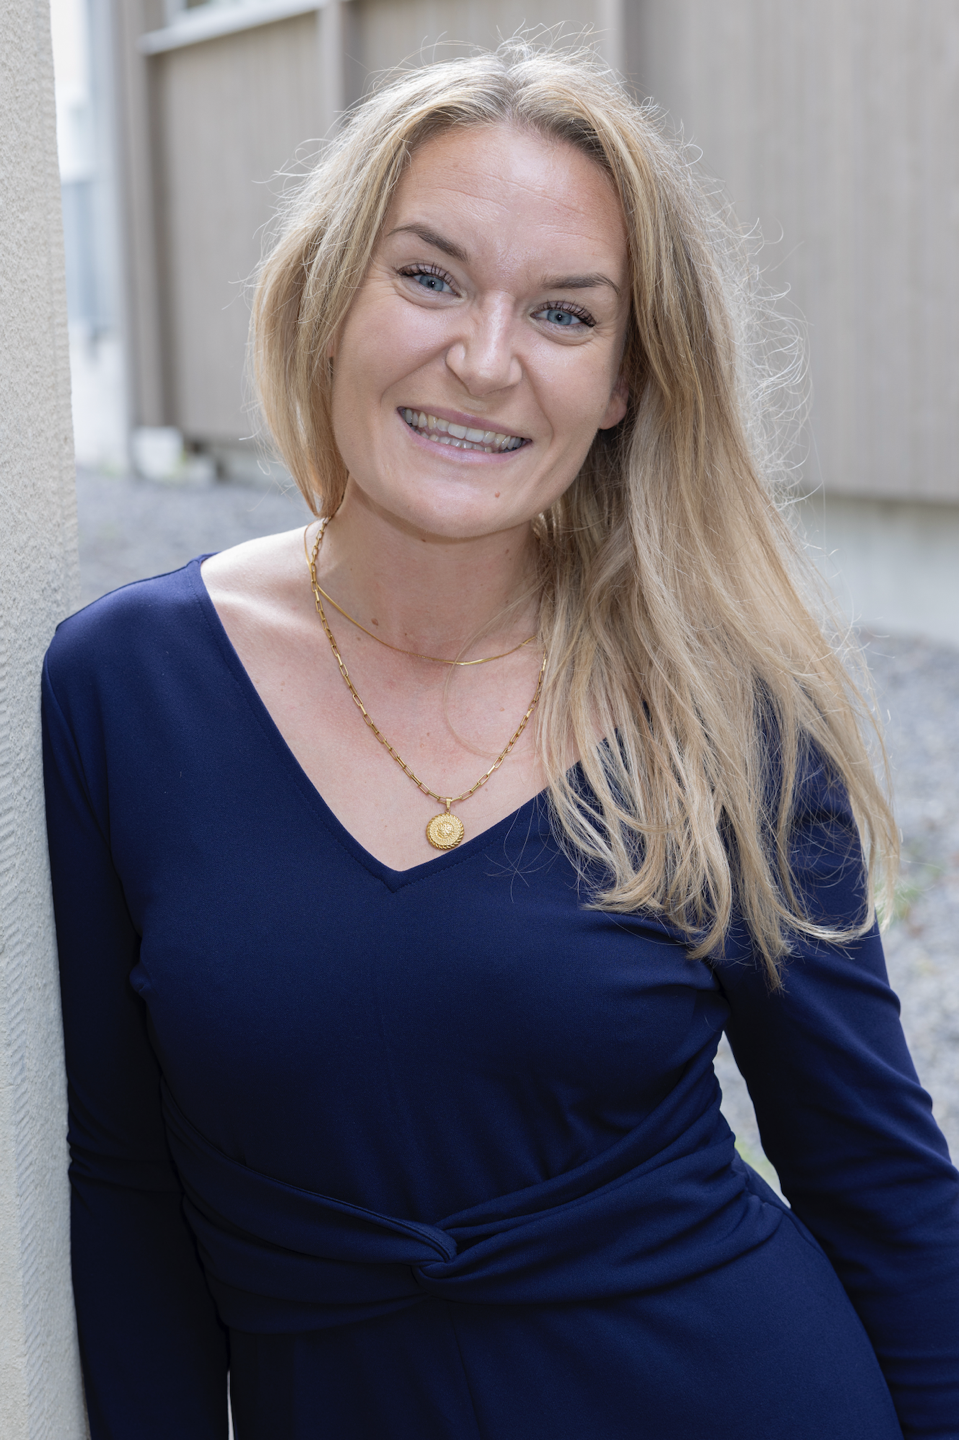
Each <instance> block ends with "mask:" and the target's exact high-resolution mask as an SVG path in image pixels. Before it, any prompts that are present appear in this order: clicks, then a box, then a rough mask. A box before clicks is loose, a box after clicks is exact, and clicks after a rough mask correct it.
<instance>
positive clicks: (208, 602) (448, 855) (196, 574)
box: [185, 551, 547, 890]
mask: <svg viewBox="0 0 959 1440" xmlns="http://www.w3.org/2000/svg"><path fill="white" fill-rule="evenodd" d="M215 553H216V552H215V551H211V552H210V553H209V554H204V555H198V556H197V557H196V558H195V559H194V560H191V561H190V562H189V563H188V564H187V566H186V567H185V569H186V570H187V572H188V573H189V574H190V578H191V580H192V584H193V591H194V595H195V597H196V599H197V601H198V602H199V605H200V609H201V611H202V613H203V617H204V619H205V620H206V622H207V624H208V625H209V627H210V629H211V631H212V633H213V638H214V640H215V641H216V644H217V648H218V649H219V651H220V654H221V656H222V657H223V659H224V661H225V662H226V665H227V668H228V669H229V671H230V673H231V675H232V676H233V678H234V680H235V681H236V682H237V685H238V686H239V688H240V691H241V693H242V694H243V697H244V699H245V700H246V702H247V704H248V706H249V707H250V709H251V711H252V712H253V715H254V717H255V719H256V720H257V722H258V723H259V725H260V728H261V729H262V730H263V732H264V734H265V736H266V738H267V740H268V741H269V742H270V744H271V745H272V747H273V749H274V751H275V752H276V753H277V755H278V757H279V759H280V762H281V763H282V765H283V766H284V768H285V769H286V770H287V772H288V773H289V774H290V776H291V778H292V779H293V781H294V783H295V785H296V787H297V789H298V790H299V791H300V793H301V794H302V795H304V797H305V798H306V800H307V802H308V803H309V805H310V807H311V808H312V809H313V811H314V812H315V813H316V814H317V816H318V818H319V819H320V820H321V821H322V822H323V824H324V825H325V826H326V828H327V829H328V830H329V831H330V832H331V834H332V835H333V838H334V839H335V840H336V841H337V843H338V844H339V845H340V846H341V847H342V848H343V849H344V850H346V851H347V852H348V853H349V854H350V855H351V856H352V857H353V859H354V860H356V861H357V863H358V864H360V865H361V866H363V868H364V869H365V870H368V871H369V872H370V874H372V875H374V876H376V878H377V879H378V880H380V881H382V883H383V884H384V885H386V886H387V887H388V888H389V889H390V890H400V889H402V888H403V887H404V886H406V885H413V884H415V883H416V882H417V881H420V880H426V879H428V878H430V876H432V875H434V874H439V873H441V872H442V871H444V870H447V869H449V868H450V867H451V866H454V865H461V864H463V863H464V862H465V861H467V860H469V859H471V858H472V857H473V856H474V855H477V854H480V853H481V852H482V851H483V850H485V849H487V848H488V847H489V846H490V845H492V844H494V843H495V842H496V841H497V840H498V839H500V838H501V837H502V838H505V836H506V835H507V834H508V833H509V831H510V830H511V829H512V828H513V826H514V825H515V824H516V823H517V821H519V820H520V818H521V817H522V816H523V815H524V814H525V813H526V812H527V811H529V812H530V818H531V819H532V816H533V814H534V813H535V811H536V810H537V809H539V807H540V806H541V805H542V804H543V802H544V800H545V797H546V793H547V792H546V790H539V791H537V793H536V794H535V795H531V796H530V798H529V799H528V800H524V801H523V803H522V805H518V806H517V807H516V809H515V810H512V811H510V813H509V814H508V815H504V816H503V818H502V819H501V820H497V821H495V823H494V824H492V825H490V826H489V827H488V828H487V829H486V830H481V831H480V833H479V834H478V835H474V836H473V837H472V838H471V839H469V840H464V841H462V843H461V844H459V845H457V847H456V848H455V850H447V851H446V852H445V853H443V854H439V855H436V856H435V857H433V858H431V859H429V860H421V861H420V863H419V864H418V865H411V866H410V867H409V868H408V869H406V870H394V869H393V868H392V866H390V865H387V864H386V863H385V862H384V861H382V860H380V859H378V858H377V856H375V855H374V854H373V853H372V852H371V851H369V850H367V848H366V846H365V845H363V844H361V843H360V841H359V840H357V838H356V836H355V835H354V834H353V833H352V831H350V830H348V829H347V828H346V826H345V825H344V824H343V821H342V820H341V819H340V818H339V816H338V815H337V814H336V812H335V811H334V810H332V809H331V808H330V806H329V805H328V804H327V802H326V801H325V800H324V798H323V795H322V793H321V792H320V790H318V789H317V787H316V785H315V784H314V783H313V781H312V780H311V779H310V777H309V775H308V774H307V773H306V771H305V770H304V768H303V766H302V765H301V764H300V762H299V760H298V759H297V758H296V755H295V754H294V753H293V751H292V749H291V748H290V746H289V744H288V742H287V740H286V737H285V736H284V734H283V732H282V730H281V729H280V727H279V726H278V725H277V723H276V721H275V720H274V718H273V716H272V715H271V714H270V711H269V709H268V708H267V706H266V704H265V702H264V700H263V697H262V695H261V694H260V692H259V690H257V688H256V686H255V685H254V684H253V681H252V680H251V678H250V674H249V671H248V670H247V668H246V666H245V665H244V664H243V661H242V660H241V659H240V656H239V653H238V651H237V649H236V646H235V645H234V644H233V641H232V640H231V639H230V637H229V635H228V634H227V631H226V626H225V625H224V624H223V621H222V620H221V619H220V613H219V611H218V610H217V608H216V606H215V605H214V603H213V600H212V598H211V596H210V592H209V590H208V589H207V588H206V581H205V580H204V579H203V574H202V571H201V568H200V567H201V566H202V564H203V562H204V560H209V559H210V558H211V556H212V555H213V554H215Z"/></svg>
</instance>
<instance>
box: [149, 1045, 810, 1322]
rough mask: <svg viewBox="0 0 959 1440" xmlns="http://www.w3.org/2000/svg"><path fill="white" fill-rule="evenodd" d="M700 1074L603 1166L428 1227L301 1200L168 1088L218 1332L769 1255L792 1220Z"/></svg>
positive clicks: (603, 1289) (676, 1279)
mask: <svg viewBox="0 0 959 1440" xmlns="http://www.w3.org/2000/svg"><path fill="white" fill-rule="evenodd" d="M699 1068H700V1066H699V1065H698V1064H694V1065H693V1066H690V1068H689V1071H688V1072H687V1074H686V1075H685V1076H684V1077H683V1079H682V1080H681V1082H680V1083H679V1084H678V1085H677V1086H676V1087H675V1089H674V1090H672V1091H671V1092H670V1094H669V1095H668V1096H667V1097H666V1099H664V1100H663V1101H662V1102H661V1104H660V1105H659V1106H658V1107H657V1108H656V1109H655V1110H654V1111H653V1113H652V1114H651V1115H650V1116H648V1117H647V1118H646V1119H645V1120H644V1121H643V1122H642V1124H640V1125H638V1126H637V1127H636V1128H635V1129H634V1130H632V1131H630V1132H629V1133H628V1134H627V1135H625V1136H624V1137H623V1138H622V1139H621V1140H620V1141H618V1142H617V1143H616V1144H614V1145H612V1146H610V1147H609V1148H608V1149H607V1150H605V1151H604V1152H603V1153H602V1154H600V1155H598V1156H596V1157H593V1158H592V1159H590V1160H588V1161H587V1162H585V1163H584V1164H582V1165H580V1166H578V1167H576V1168H575V1169H573V1170H571V1171H569V1172H567V1173H565V1174H562V1175H558V1176H553V1177H551V1178H549V1179H547V1180H545V1181H542V1182H541V1183H539V1184H537V1185H533V1186H531V1187H529V1188H527V1189H525V1190H520V1191H517V1192H514V1193H513V1194H510V1195H505V1196H498V1197H496V1198H494V1199H491V1200H486V1201H484V1202H482V1203H481V1204H479V1205H476V1206H474V1207H472V1208H471V1209H469V1210H465V1211H461V1212H459V1213H458V1214H456V1215H451V1216H448V1217H446V1218H445V1219H442V1220H439V1221H437V1222H436V1223H434V1224H424V1223H421V1222H418V1221H411V1220H405V1219H400V1218H397V1217H395V1216H390V1215H381V1214H378V1213H376V1212H374V1211H371V1210H366V1209H363V1208H362V1207H361V1206H357V1205H352V1204H349V1203H348V1202H346V1201H343V1200H338V1199H336V1198H334V1197H331V1196H327V1195H319V1194H316V1193H314V1192H312V1191H308V1190H302V1189H298V1188H297V1187H296V1186H293V1185H289V1184H286V1183H285V1182H284V1181H282V1180H278V1179H276V1178H274V1177H272V1176H269V1175H264V1174H262V1173H261V1172H259V1171H257V1170H254V1169H252V1168H250V1167H249V1166H247V1165H244V1164H242V1163H240V1162H238V1161H236V1160H233V1159H231V1158H230V1157H229V1156H227V1155H225V1154H224V1153H223V1152H222V1151H220V1150H218V1149H217V1148H216V1147H215V1146H214V1145H212V1144H211V1143H210V1142H209V1141H208V1140H207V1139H206V1138H205V1137H204V1136H203V1135H202V1134H201V1133H200V1132H199V1131H198V1130H197V1129H196V1127H195V1126H194V1125H193V1124H192V1123H191V1122H190V1121H189V1120H188V1119H187V1117H186V1116H185V1115H184V1114H183V1112H182V1111H181V1110H180V1108H179V1107H178V1105H177V1104H176V1102H175V1100H174V1099H173V1097H172V1095H171V1094H170V1092H169V1090H168V1089H167V1088H166V1087H164V1093H163V1108H164V1115H165V1119H166V1124H167V1131H168V1135H169V1140H170V1146H171V1150H172V1153H173V1158H174V1160H175V1162H176V1165H177V1168H178V1170H179V1173H180V1178H181V1181H182V1183H183V1187H184V1191H185V1195H186V1200H185V1207H186V1213H187V1218H188V1220H189V1223H190V1225H191V1227H192V1229H193V1231H194V1234H195V1235H196V1238H197V1243H198V1246H199V1249H200V1254H201V1258H202V1260H203V1264H204V1267H205V1269H206V1272H207V1278H208V1281H209V1283H210V1287H211V1290H212V1291H213V1294H214V1297H215V1299H216V1301H217V1305H218V1307H219V1310H220V1314H221V1317H222V1319H223V1321H224V1322H225V1323H226V1324H227V1325H230V1326H232V1327H233V1328H235V1329H239V1330H247V1331H251V1332H258V1333H284V1332H299V1331H304V1330H317V1329H323V1328H327V1327H331V1326H337V1325H344V1324H351V1323H354V1322H356V1321H358V1320H363V1319H368V1318H372V1317H373V1316H376V1315H382V1314H387V1313H389V1312H390V1311H392V1310H397V1309H403V1308H405V1307H407V1306H409V1305H415V1304H419V1303H421V1302H423V1301H424V1300H427V1299H430V1298H434V1299H440V1300H448V1301H454V1302H458V1303H462V1304H480V1305H504V1304H505V1305H543V1304H557V1305H559V1304H570V1303H576V1302H593V1301H600V1300H608V1299H610V1298H613V1297H616V1296H624V1295H631V1294H642V1293H643V1292H645V1291H650V1290H655V1289H659V1288H661V1287H664V1286H668V1285H675V1284H677V1283H680V1282H682V1281H684V1280H688V1279H691V1278H693V1277H694V1276H695V1275H700V1274H703V1273H705V1272H707V1271H709V1270H713V1269H716V1268H718V1267H719V1266H721V1265H725V1264H727V1263H729V1262H730V1261H731V1260H734V1259H736V1258H738V1257H739V1256H741V1255H743V1254H745V1253H747V1252H748V1251H749V1250H752V1249H755V1248H756V1247H757V1246H758V1245H762V1244H763V1243H765V1242H766V1241H767V1240H768V1239H769V1238H770V1237H771V1236H772V1235H773V1234H774V1233H775V1231H776V1229H777V1228H778V1226H779V1224H780V1223H781V1221H782V1219H783V1215H784V1214H785V1213H786V1210H785V1207H784V1206H783V1204H782V1202H781V1201H779V1199H778V1197H776V1196H775V1195H774V1193H773V1192H772V1191H771V1190H770V1189H769V1187H768V1186H766V1185H765V1184H764V1182H763V1181H761V1180H760V1179H759V1177H758V1176H756V1175H755V1174H754V1172H752V1171H751V1170H750V1169H749V1168H748V1167H747V1166H745V1165H744V1164H743V1163H742V1161H741V1160H740V1159H739V1157H738V1156H737V1155H736V1152H735V1148H734V1144H733V1136H732V1134H731V1132H730V1130H729V1127H728V1125H727V1124H726V1122H725V1120H724V1119H723V1117H722V1115H721V1114H720V1113H719V1112H718V1111H717V1110H716V1109H715V1107H714V1106H712V1105H708V1106H706V1108H703V1094H704V1087H703V1085H702V1079H703V1077H702V1075H700V1074H699V1073H698V1071H699ZM706 1091H707V1093H708V1087H706ZM812 1243H815V1242H812Z"/></svg>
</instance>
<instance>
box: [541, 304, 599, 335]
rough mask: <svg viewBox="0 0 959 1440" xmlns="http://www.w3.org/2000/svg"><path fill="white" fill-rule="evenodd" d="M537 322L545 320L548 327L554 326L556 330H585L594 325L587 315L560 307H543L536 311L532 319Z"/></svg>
mask: <svg viewBox="0 0 959 1440" xmlns="http://www.w3.org/2000/svg"><path fill="white" fill-rule="evenodd" d="M533 318H534V319H537V320H545V321H546V322H547V324H549V325H555V326H556V328H557V329H558V330H585V329H592V327H593V325H594V324H595V323H596V322H595V321H594V320H593V319H592V318H591V317H590V316H589V315H587V314H585V313H583V314H582V315H580V314H579V313H578V312H577V311H575V310H567V309H566V308H565V306H562V305H545V306H544V307H543V309H542V310H537V311H536V313H535V315H534V317H533Z"/></svg>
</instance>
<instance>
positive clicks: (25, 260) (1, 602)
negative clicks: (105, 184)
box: [0, 0, 86, 1440]
mask: <svg viewBox="0 0 959 1440" xmlns="http://www.w3.org/2000/svg"><path fill="white" fill-rule="evenodd" d="M0 196H2V201H3V215H4V220H3V224H2V226H0V507H2V508H0V515H2V522H0V523H2V533H3V545H2V548H0V1295H2V1310H0V1435H2V1436H3V1440H80V1437H81V1436H83V1435H85V1433H86V1425H85V1421H84V1417H83V1405H82V1397H81V1389H80V1379H79V1367H78V1362H77V1346H76V1338H75V1333H74V1319H73V1304H72V1298H71V1292H70V1275H69V1241H68V1225H67V1213H68V1190H67V1177H66V1163H67V1156H66V1141H65V1121H66V1096H65V1085H64V1075H63V1060H62V1050H61V1040H60V1011H59V993H58V988H57V974H56V957H55V949H54V936H53V924H52V915H51V907H50V895H49V880H48V873H47V858H46V840H45V834H44V826H43V796H42V788H41V766H40V734H39V714H38V702H39V696H38V686H39V674H40V662H41V659H42V656H43V652H44V649H45V648H46V645H47V643H48V641H49V639H50V636H51V634H52V632H53V629H54V626H55V625H56V622H57V621H58V620H59V619H60V618H61V616H63V615H64V614H66V613H67V611H68V609H69V608H70V605H71V602H72V601H73V597H74V596H75V594H76V590H77V560H76V511H75V496H74V488H73V479H72V459H73V455H72V441H71V432H70V375H69V364H68V350H67V318H66V295H65V288H64V264H63V242H62V232H61V221H60V184H59V177H58V173H57V151H56V124H55V116H54V100H53V67H52V61H51V49H50V14H49V0H0Z"/></svg>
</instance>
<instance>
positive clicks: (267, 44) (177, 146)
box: [155, 15, 320, 440]
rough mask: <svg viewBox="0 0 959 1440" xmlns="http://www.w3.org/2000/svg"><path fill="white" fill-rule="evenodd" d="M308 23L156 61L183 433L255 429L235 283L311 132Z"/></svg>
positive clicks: (307, 19) (243, 313) (313, 57)
mask: <svg viewBox="0 0 959 1440" xmlns="http://www.w3.org/2000/svg"><path fill="white" fill-rule="evenodd" d="M316 23H317V22H316V17H315V15H305V16H301V17H298V18H297V19H294V20H288V21H283V22H279V23H277V24H273V25H264V26H260V27H259V28H258V29H255V30H245V31H241V32H239V33H237V34H234V35H228V36H224V37H223V38H222V39H219V40H212V41H208V42H206V43H204V44H201V45H190V46H186V47H184V48H183V49H180V50H171V51H169V52H168V53H167V54H165V55H161V56H158V57H157V58H156V62H155V63H156V65H157V82H158V97H157V98H158V111H159V115H160V126H161V149H162V154H163V172H162V180H161V194H162V197H163V204H162V207H161V213H162V214H163V217H164V222H165V231H164V236H165V264H166V276H165V281H166V283H165V286H164V290H165V293H166V295H167V296H169V297H170V298H169V307H170V308H169V313H168V317H167V318H168V322H169V334H170V344H169V361H168V364H169V372H170V373H169V376H168V387H169V394H170V395H171V397H172V414H171V415H170V422H171V423H174V424H177V425H179V426H180V428H181V429H182V430H183V431H184V433H185V434H186V435H187V436H189V437H190V438H194V439H206V440H217V439H222V440H235V439H237V438H239V437H241V436H248V435H250V434H251V433H252V431H253V429H254V425H255V421H254V419H253V417H252V416H251V414H250V412H249V410H244V402H245V401H246V400H247V399H248V394H247V390H246V387H245V384H244V361H245V347H246V332H247V323H248V319H249V290H248V286H247V284H246V283H245V282H246V281H247V280H248V278H249V276H250V273H251V271H252V270H253V268H254V266H255V264H256V262H257V260H258V259H259V256H260V250H261V244H262V239H263V226H264V225H266V224H267V223H268V221H269V219H270V216H271V215H272V213H273V209H274V207H275V204H276V198H277V195H278V193H279V191H280V189H281V188H282V182H279V181H277V180H276V179H275V178H274V177H275V176H276V172H277V171H278V170H280V169H281V167H286V166H288V165H289V164H290V162H291V160H292V159H293V157H294V155H295V154H296V152H297V148H298V147H303V148H302V150H301V154H303V155H307V154H309V152H310V150H311V148H314V147H311V145H310V144H309V143H306V142H309V141H311V140H312V141H313V142H314V146H315V142H316V139H317V134H318V128H319V117H320V105H319V97H318V81H319V57H318V46H317V40H316Z"/></svg>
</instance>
